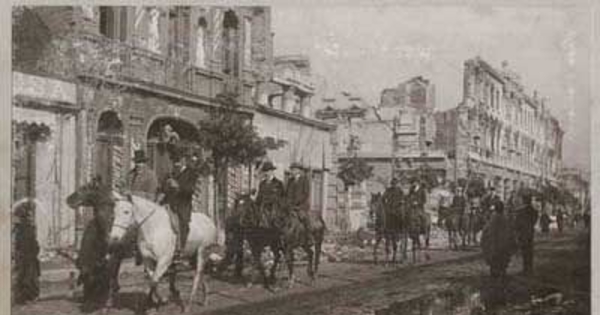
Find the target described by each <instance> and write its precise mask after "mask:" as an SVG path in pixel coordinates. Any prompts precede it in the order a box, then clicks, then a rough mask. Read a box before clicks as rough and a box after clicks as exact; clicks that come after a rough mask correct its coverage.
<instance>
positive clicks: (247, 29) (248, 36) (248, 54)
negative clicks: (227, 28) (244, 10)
mask: <svg viewBox="0 0 600 315" xmlns="http://www.w3.org/2000/svg"><path fill="white" fill-rule="evenodd" d="M251 65H252V21H251V20H250V18H245V19H244V66H245V67H250V66H251Z"/></svg>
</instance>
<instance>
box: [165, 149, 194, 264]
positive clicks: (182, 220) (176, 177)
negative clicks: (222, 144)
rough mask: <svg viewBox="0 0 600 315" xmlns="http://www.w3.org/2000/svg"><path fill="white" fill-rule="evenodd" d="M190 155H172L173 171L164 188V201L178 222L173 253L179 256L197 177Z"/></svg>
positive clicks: (182, 247)
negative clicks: (176, 239)
mask: <svg viewBox="0 0 600 315" xmlns="http://www.w3.org/2000/svg"><path fill="white" fill-rule="evenodd" d="M191 159H192V157H191V156H183V155H181V154H175V155H173V160H174V162H175V163H174V165H173V173H172V174H171V176H170V177H169V178H168V179H167V181H166V183H165V186H166V187H165V188H164V189H162V190H163V191H164V192H165V199H164V202H165V203H167V204H168V205H169V207H170V208H171V211H173V212H174V213H175V214H176V215H177V219H178V222H179V237H178V244H179V246H178V247H177V248H178V250H177V252H176V254H175V256H176V259H178V258H179V256H180V254H181V252H182V251H183V249H184V248H185V244H186V241H187V237H188V234H189V231H190V221H191V218H192V199H193V197H194V191H195V189H196V181H197V180H198V177H199V175H200V174H199V171H198V168H197V167H196V165H195V163H193V161H192V160H191Z"/></svg>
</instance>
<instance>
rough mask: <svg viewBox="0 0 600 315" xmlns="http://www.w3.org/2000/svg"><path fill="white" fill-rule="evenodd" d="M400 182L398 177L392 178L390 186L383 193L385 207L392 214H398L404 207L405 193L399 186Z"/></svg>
mask: <svg viewBox="0 0 600 315" xmlns="http://www.w3.org/2000/svg"><path fill="white" fill-rule="evenodd" d="M398 182H399V181H398V179H397V178H396V177H394V178H392V180H391V181H390V186H389V187H388V188H386V189H385V191H384V192H383V197H382V199H383V200H382V201H383V205H384V207H385V208H386V210H389V211H390V213H393V212H398V211H400V208H401V207H402V202H403V198H404V192H403V191H402V189H401V188H400V187H399V186H398Z"/></svg>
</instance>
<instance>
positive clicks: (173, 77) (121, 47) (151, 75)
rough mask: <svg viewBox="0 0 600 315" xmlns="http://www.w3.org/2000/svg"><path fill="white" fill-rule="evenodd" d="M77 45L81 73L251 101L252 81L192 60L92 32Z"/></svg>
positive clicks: (245, 101)
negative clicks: (234, 94)
mask: <svg viewBox="0 0 600 315" xmlns="http://www.w3.org/2000/svg"><path fill="white" fill-rule="evenodd" d="M78 48H79V61H80V66H79V74H82V75H93V76H99V77H105V78H111V79H115V80H123V81H133V82H143V83H147V84H150V85H155V86H159V87H162V88H166V89H169V90H175V91H181V92H186V93H191V94H194V95H198V96H201V97H208V98H214V97H215V96H216V95H218V94H219V93H223V92H233V93H236V94H238V95H240V101H241V102H242V103H244V104H251V103H252V98H253V96H252V95H251V91H252V86H251V85H250V83H244V82H243V81H242V80H241V79H239V78H236V77H232V76H229V75H226V74H224V73H221V72H218V71H213V70H209V69H202V68H199V67H196V66H194V65H193V64H191V63H190V62H184V61H183V60H180V59H176V58H171V57H168V56H166V55H163V54H158V53H155V52H153V51H150V50H148V49H145V48H142V47H138V46H134V45H130V44H127V43H124V42H121V41H118V40H112V39H108V38H105V37H103V36H98V35H93V34H85V35H82V36H81V37H80V38H79V43H78Z"/></svg>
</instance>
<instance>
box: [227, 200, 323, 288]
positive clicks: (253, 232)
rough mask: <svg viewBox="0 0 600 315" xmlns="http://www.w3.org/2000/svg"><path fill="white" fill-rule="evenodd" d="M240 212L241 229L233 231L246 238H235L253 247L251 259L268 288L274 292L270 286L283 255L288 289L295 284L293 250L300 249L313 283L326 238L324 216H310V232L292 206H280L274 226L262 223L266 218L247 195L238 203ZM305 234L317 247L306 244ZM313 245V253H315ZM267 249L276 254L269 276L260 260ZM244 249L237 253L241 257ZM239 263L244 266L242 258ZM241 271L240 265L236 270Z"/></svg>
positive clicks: (275, 215) (237, 211)
mask: <svg viewBox="0 0 600 315" xmlns="http://www.w3.org/2000/svg"><path fill="white" fill-rule="evenodd" d="M236 206H237V207H238V209H237V210H236V213H239V214H240V216H239V218H240V222H241V223H240V227H241V228H240V229H237V230H233V231H234V232H235V231H238V233H242V234H243V236H238V237H235V239H237V240H238V244H239V240H240V239H245V240H247V241H248V244H249V245H250V250H251V252H252V258H253V261H254V265H255V267H256V268H257V269H258V271H259V272H260V274H261V276H262V278H263V283H264V286H265V288H267V289H271V284H273V283H274V282H275V280H276V270H277V265H278V264H279V261H280V259H281V253H283V254H284V255H285V258H286V261H287V267H288V273H289V281H288V287H292V286H293V285H294V281H295V278H294V249H296V248H298V247H301V248H302V249H303V250H304V251H305V252H306V254H307V256H308V269H307V271H308V275H309V277H310V278H311V281H314V280H315V278H316V274H317V272H318V268H319V260H320V256H321V246H322V244H323V239H324V237H325V222H324V221H323V219H322V218H321V216H319V215H316V214H313V213H311V214H310V220H311V221H310V222H311V227H312V230H311V231H306V229H305V228H304V225H303V224H302V223H301V221H300V219H299V217H298V214H297V213H295V212H294V211H291V210H290V207H286V206H280V207H278V209H277V213H276V214H274V218H271V219H272V220H269V221H271V222H272V223H270V224H264V223H260V222H261V218H262V217H264V216H263V215H264V214H262V213H261V209H258V207H256V205H255V204H254V201H253V200H252V199H251V198H250V197H249V196H248V195H242V196H241V197H240V198H239V199H238V200H237V201H236ZM306 233H311V234H312V237H313V240H314V244H312V245H311V244H309V243H308V242H307V235H306ZM313 245H314V250H313ZM266 247H269V248H270V249H271V251H272V252H273V255H274V262H273V266H272V267H271V270H270V275H269V276H267V274H266V271H265V268H264V266H263V263H262V261H261V255H262V252H263V251H264V249H265V248H266ZM240 254H241V250H238V256H239V255H240ZM238 263H241V258H238ZM236 269H238V270H240V269H241V268H240V267H239V266H238V268H236Z"/></svg>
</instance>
